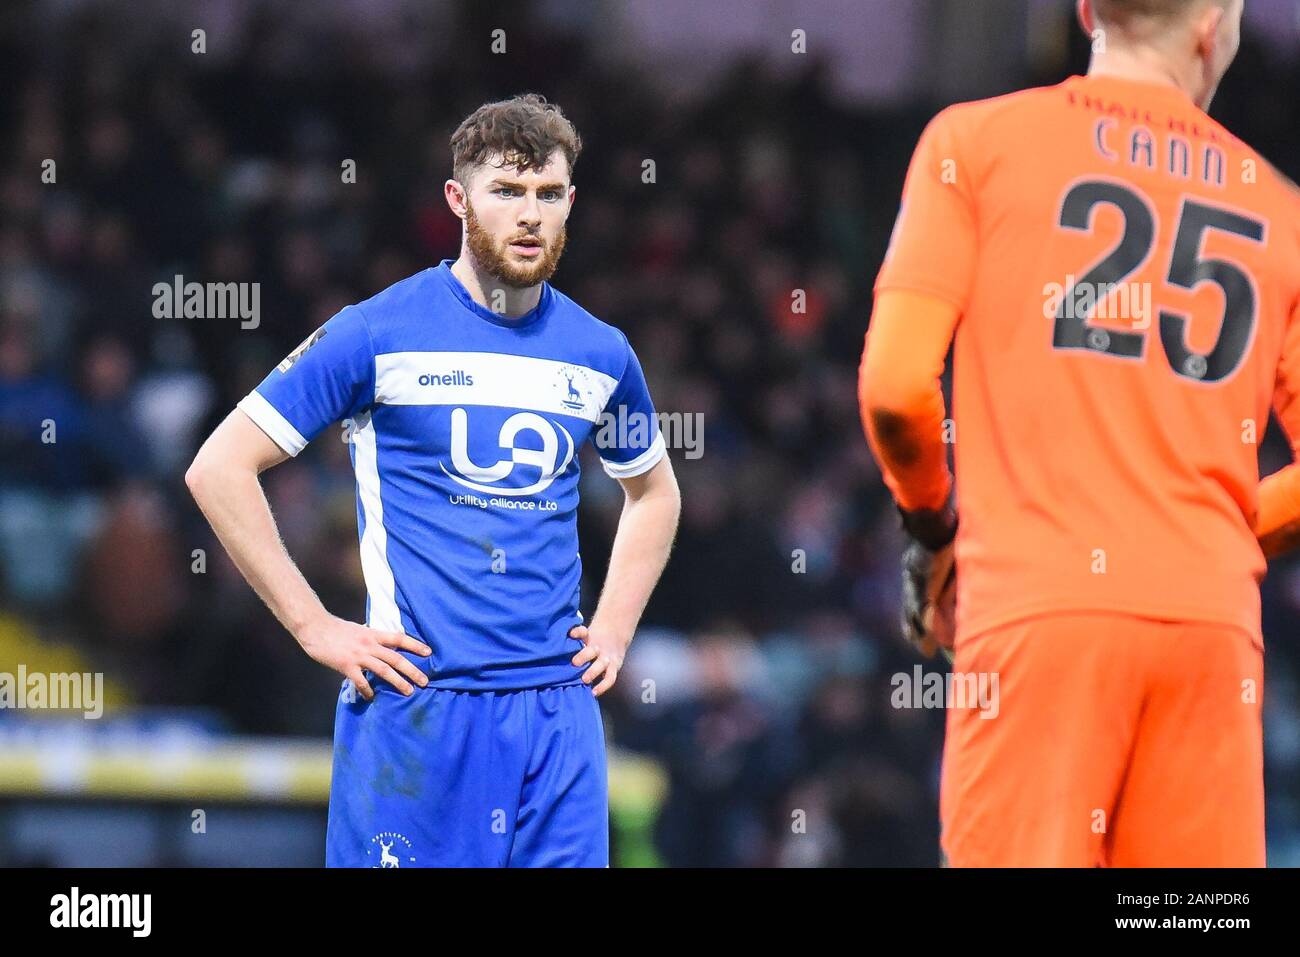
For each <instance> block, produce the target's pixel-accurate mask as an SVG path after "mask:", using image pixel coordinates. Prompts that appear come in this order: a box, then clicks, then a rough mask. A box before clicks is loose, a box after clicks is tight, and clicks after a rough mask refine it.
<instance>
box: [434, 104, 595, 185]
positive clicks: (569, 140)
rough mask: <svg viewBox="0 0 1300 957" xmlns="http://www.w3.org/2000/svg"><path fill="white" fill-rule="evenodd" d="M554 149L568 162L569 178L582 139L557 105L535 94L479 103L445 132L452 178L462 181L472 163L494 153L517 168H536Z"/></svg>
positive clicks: (544, 162) (469, 170)
mask: <svg viewBox="0 0 1300 957" xmlns="http://www.w3.org/2000/svg"><path fill="white" fill-rule="evenodd" d="M557 149H558V150H560V151H561V152H562V153H563V154H564V158H565V159H566V160H568V161H569V175H570V176H572V175H573V167H574V164H576V163H577V162H578V154H579V153H581V152H582V138H581V137H580V136H578V131H577V130H576V129H574V127H573V124H572V123H571V122H569V119H568V118H567V117H566V116H565V115H564V113H563V111H562V110H561V109H560V108H559V106H557V105H556V104H554V103H548V102H547V101H546V97H544V96H542V95H541V94H540V93H524V94H521V95H519V96H513V97H511V98H510V99H508V100H498V101H497V102H495V103H484V104H483V105H482V106H480V107H479V108H478V109H477V110H475V111H474V112H473V113H471V114H470V115H469V116H467V117H466V118H465V120H464V121H463V122H462V123H461V124H460V126H458V127H456V132H455V133H453V134H452V135H451V156H452V176H453V177H454V178H455V179H456V180H458V181H459V182H461V183H464V182H465V181H466V177H467V176H468V175H469V174H470V172H471V171H472V170H473V168H474V167H475V166H480V165H482V164H483V163H484V162H486V161H487V159H488V157H489V156H491V155H493V154H495V153H499V154H500V155H501V156H502V157H503V158H504V161H505V165H506V166H507V167H513V168H515V169H518V170H519V171H520V172H522V171H524V170H528V169H540V168H541V167H543V166H545V165H546V161H547V160H548V159H550V157H551V154H552V153H554V152H555V151H556V150H557Z"/></svg>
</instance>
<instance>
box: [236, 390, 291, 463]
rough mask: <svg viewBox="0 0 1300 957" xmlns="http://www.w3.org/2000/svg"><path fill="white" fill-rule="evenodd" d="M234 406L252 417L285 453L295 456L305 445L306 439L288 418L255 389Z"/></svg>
mask: <svg viewBox="0 0 1300 957" xmlns="http://www.w3.org/2000/svg"><path fill="white" fill-rule="evenodd" d="M236 408H238V409H239V410H240V411H241V412H243V413H244V414H245V415H247V416H248V417H249V418H250V419H252V420H253V424H255V425H256V426H257V427H258V428H259V429H261V430H262V431H263V432H265V433H266V434H267V436H268V437H269V438H270V439H271V441H272V442H274V443H275V444H276V445H278V446H280V448H281V450H283V451H284V452H285V453H287V454H289V455H293V456H296V455H297V454H298V453H299V452H301V451H302V450H303V449H305V448H306V447H307V440H306V439H304V438H303V437H302V435H301V434H300V433H299V432H298V430H297V429H295V428H294V427H293V425H292V424H291V423H290V422H289V420H288V419H286V418H285V417H284V416H283V415H281V414H280V410H279V409H277V408H276V407H275V406H273V405H272V404H271V403H270V402H268V401H266V397H265V396H264V395H262V393H260V392H258V391H257V390H253V391H252V392H250V393H248V395H246V396H244V397H243V398H242V399H240V400H239V404H238V405H237V406H236Z"/></svg>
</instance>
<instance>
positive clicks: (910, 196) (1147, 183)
mask: <svg viewBox="0 0 1300 957" xmlns="http://www.w3.org/2000/svg"><path fill="white" fill-rule="evenodd" d="M1078 12H1079V17H1080V21H1081V23H1082V25H1083V27H1084V29H1085V30H1086V31H1087V32H1088V33H1089V35H1092V36H1094V37H1100V38H1101V39H1102V40H1103V41H1104V42H1102V43H1096V44H1094V55H1093V59H1092V62H1091V64H1090V66H1089V70H1088V74H1087V75H1086V76H1078V77H1071V78H1070V79H1068V80H1066V81H1065V82H1063V83H1061V84H1059V85H1057V86H1052V87H1045V88H1040V89H1031V90H1025V91H1023V92H1019V93H1015V94H1012V95H1010V96H1005V97H1000V98H996V99H992V100H985V101H981V102H977V103H968V104H962V105H958V106H954V107H951V108H949V109H947V110H944V111H943V112H942V113H940V114H939V115H938V116H937V117H935V119H934V120H933V121H932V122H931V123H930V124H929V126H928V127H927V128H926V130H925V132H924V134H923V135H922V137H921V140H920V143H919V144H918V146H917V148H916V152H915V155H914V157H913V160H912V164H911V168H910V170H909V172H908V177H907V182H906V186H905V188H904V193H903V201H902V205H901V208H900V212H899V216H898V222H897V225H896V227H895V231H894V236H893V238H892V240H891V244H890V250H889V253H888V255H887V257H886V259H885V262H884V265H883V267H882V268H881V271H880V275H879V277H878V279H877V282H876V302H875V309H874V312H873V314H872V319H871V326H870V332H869V334H868V337H867V346H866V350H865V352H864V355H863V362H862V369H861V382H860V399H861V406H862V413H863V421H864V425H865V427H866V431H867V435H868V439H869V441H870V443H871V446H872V449H873V451H874V452H875V454H876V457H877V458H878V459H879V461H880V463H881V467H882V470H883V473H884V476H885V481H886V483H887V485H888V487H889V489H890V491H891V492H892V493H893V494H894V497H895V499H896V501H897V503H898V505H899V507H900V509H901V511H902V513H903V516H904V524H905V526H906V527H907V529H908V531H909V532H910V533H911V535H912V536H913V538H914V539H915V541H916V544H915V545H914V546H913V547H912V548H911V549H910V550H909V552H908V555H907V559H906V564H905V602H906V607H905V626H904V627H905V631H906V632H907V633H908V635H909V636H910V637H911V638H912V639H913V640H914V641H916V642H917V643H919V644H922V645H927V646H930V647H932V646H933V645H936V644H939V645H949V646H952V647H953V649H954V652H955V661H954V664H953V668H954V671H956V672H958V673H961V674H971V673H973V674H976V675H982V674H995V675H997V677H998V687H999V689H1000V702H999V707H998V708H997V709H996V712H995V714H996V717H992V716H990V715H988V714H986V713H981V712H980V711H977V710H975V709H972V708H960V707H952V708H950V709H949V710H948V713H947V734H946V742H945V750H944V760H943V773H942V783H941V789H940V815H941V818H942V845H943V851H944V854H945V856H946V858H947V860H948V861H949V862H950V863H951V864H953V865H955V866H963V865H966V866H969V865H975V866H1003V865H1026V866H1092V865H1098V864H1106V865H1116V866H1135V865H1136V866H1216V865H1217V866H1225V865H1227V866H1257V865H1262V864H1263V863H1264V860H1265V855H1264V795H1263V748H1262V729H1261V721H1260V701H1261V696H1262V680H1263V673H1262V672H1263V655H1262V638H1261V632H1260V599H1259V581H1260V579H1261V578H1262V576H1263V574H1264V570H1265V558H1266V555H1269V554H1273V553H1275V552H1276V551H1279V550H1281V549H1283V548H1287V547H1290V546H1291V545H1292V544H1294V543H1295V542H1296V541H1297V540H1300V535H1298V533H1297V518H1298V517H1300V467H1298V466H1296V465H1292V466H1290V467H1289V468H1287V469H1284V470H1283V471H1282V472H1280V473H1278V474H1276V475H1274V476H1271V477H1270V478H1269V479H1267V480H1266V481H1264V482H1263V483H1260V481H1259V472H1258V460H1257V454H1256V449H1257V446H1256V438H1257V436H1258V435H1260V434H1262V432H1263V430H1264V428H1265V426H1266V424H1267V421H1268V416H1269V410H1270V405H1271V406H1272V408H1273V409H1274V410H1275V411H1276V412H1277V414H1278V417H1279V419H1280V421H1281V423H1282V426H1283V428H1284V429H1285V431H1286V433H1287V435H1288V436H1289V437H1290V438H1291V439H1292V440H1293V443H1294V442H1295V440H1300V402H1298V401H1297V397H1298V396H1300V192H1297V190H1296V188H1295V187H1294V185H1292V184H1291V183H1290V182H1289V181H1287V180H1285V179H1284V178H1283V177H1282V176H1281V175H1279V174H1278V173H1276V172H1275V171H1274V170H1273V169H1272V168H1271V167H1270V166H1268V164H1267V163H1266V162H1264V161H1263V160H1262V159H1261V158H1260V157H1258V155H1257V154H1256V153H1255V152H1254V151H1253V150H1251V149H1250V147H1248V146H1247V145H1246V144H1244V143H1242V142H1241V141H1240V140H1238V139H1237V138H1236V137H1234V136H1233V135H1232V134H1231V133H1229V132H1228V131H1227V130H1225V129H1224V128H1223V127H1222V126H1220V125H1219V124H1218V123H1216V122H1215V121H1214V120H1212V119H1211V118H1210V117H1209V116H1208V115H1207V114H1206V113H1205V109H1206V108H1207V107H1208V105H1209V103H1210V100H1211V98H1212V97H1213V95H1214V92H1215V89H1216V87H1217V85H1218V82H1219V79H1220V78H1221V77H1222V75H1223V73H1224V72H1225V71H1226V70H1227V68H1228V66H1229V64H1230V63H1231V61H1232V59H1233V57H1234V56H1235V54H1236V50H1237V45H1238V40H1239V35H1240V21H1241V17H1242V12H1243V4H1242V0H1079V3H1078ZM950 345H951V346H952V348H953V420H954V422H955V427H956V434H955V438H956V441H955V443H954V456H955V475H956V479H955V488H956V492H957V493H958V494H959V496H960V509H959V511H960V516H961V520H960V523H958V521H957V514H958V509H956V508H954V507H953V504H952V502H953V493H954V480H953V477H952V475H951V474H950V473H949V470H948V461H947V454H946V446H945V444H944V441H943V437H942V431H943V423H944V418H945V408H944V400H943V395H942V392H941V390H940V386H939V377H940V375H941V374H942V371H943V367H944V361H945V357H946V355H947V353H948V350H949V347H950ZM950 555H951V556H955V567H956V573H955V613H953V612H952V611H951V607H949V611H948V613H947V614H945V611H944V605H945V598H946V599H947V600H948V603H949V606H950V605H951V601H952V599H953V597H954V596H953V594H952V592H951V591H950V592H949V593H948V595H946V596H945V595H944V590H943V588H942V586H943V585H944V584H945V582H946V581H947V570H946V569H945V568H944V567H943V565H944V562H945V561H946V560H947V559H948V557H949V556H950ZM953 614H955V619H954V618H953V617H952V616H953ZM953 621H955V624H952V622H953ZM945 622H949V624H945ZM954 629H955V630H954Z"/></svg>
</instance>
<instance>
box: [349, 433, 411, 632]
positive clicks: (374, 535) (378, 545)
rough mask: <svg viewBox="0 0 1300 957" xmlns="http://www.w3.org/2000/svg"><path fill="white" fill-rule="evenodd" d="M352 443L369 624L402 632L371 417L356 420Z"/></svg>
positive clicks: (367, 622) (373, 626)
mask: <svg viewBox="0 0 1300 957" xmlns="http://www.w3.org/2000/svg"><path fill="white" fill-rule="evenodd" d="M354 421H355V422H356V428H355V429H354V430H353V432H352V443H353V446H354V450H355V455H356V473H357V490H358V492H360V494H361V509H362V512H363V513H364V514H365V517H366V528H365V531H363V532H362V533H361V573H362V576H363V577H364V578H365V580H366V591H367V592H368V593H369V595H370V614H369V616H368V617H367V619H366V624H367V625H369V626H370V627H371V628H378V629H380V630H382V631H402V630H403V627H402V615H401V612H399V611H398V610H397V597H396V595H397V590H396V587H395V586H394V584H393V568H392V566H391V565H389V564H388V530H387V529H386V528H384V504H383V502H382V501H380V498H379V459H378V456H377V454H376V443H375V425H374V423H373V422H372V421H371V417H370V413H368V412H363V413H362V414H361V415H358V416H357V417H356V419H355V420H354Z"/></svg>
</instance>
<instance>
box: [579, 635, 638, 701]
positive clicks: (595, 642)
mask: <svg viewBox="0 0 1300 957" xmlns="http://www.w3.org/2000/svg"><path fill="white" fill-rule="evenodd" d="M569 637H570V638H577V639H578V640H579V641H581V642H582V645H583V648H582V650H581V651H579V652H578V653H577V654H576V655H574V656H573V664H575V665H577V666H578V667H579V668H581V667H582V666H583V665H586V664H590V666H591V667H589V668H588V669H587V670H586V671H584V672H583V673H582V681H583V684H588V685H589V684H593V683H594V682H596V681H597V679H599V683H597V684H596V685H595V687H594V688H593V689H592V690H593V691H594V692H595V695H596V697H597V698H599V697H600V696H601V695H603V694H604V693H605V692H606V691H608V690H609V689H610V688H612V687H614V682H615V681H617V680H618V672H619V669H620V668H622V667H623V659H624V657H626V655H627V646H628V645H630V644H631V643H632V637H631V636H630V635H629V636H627V637H626V638H625V637H622V636H620V635H617V634H615V633H613V632H611V631H608V630H605V629H602V628H601V627H600V625H599V624H598V623H596V622H594V621H593V622H592V623H591V627H590V628H588V627H587V626H586V625H574V626H573V627H572V628H570V629H569Z"/></svg>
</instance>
